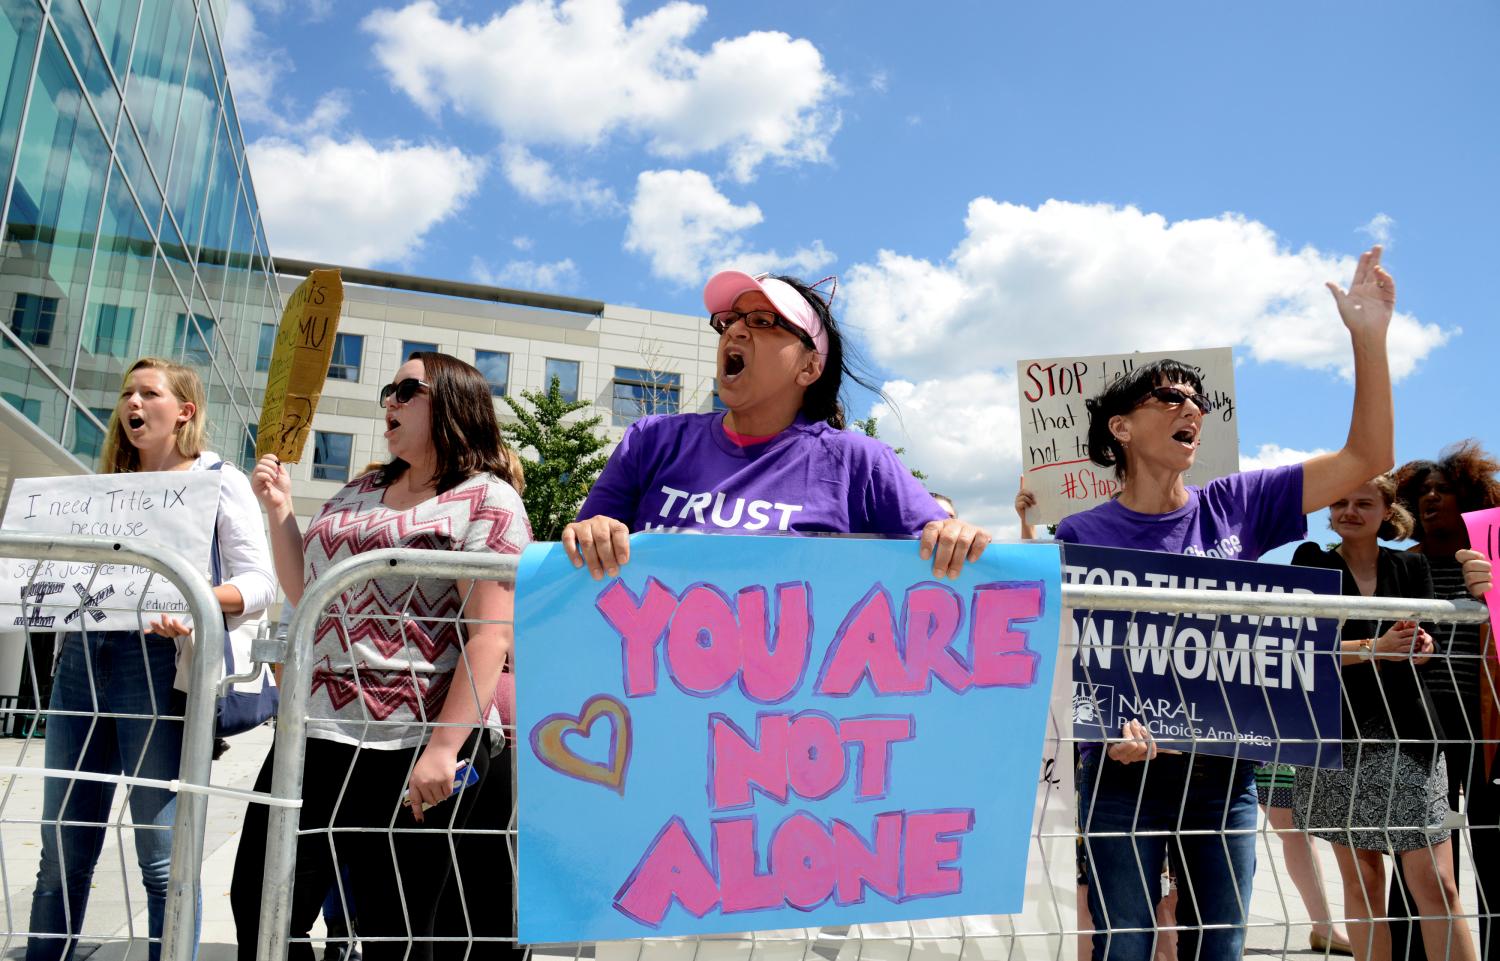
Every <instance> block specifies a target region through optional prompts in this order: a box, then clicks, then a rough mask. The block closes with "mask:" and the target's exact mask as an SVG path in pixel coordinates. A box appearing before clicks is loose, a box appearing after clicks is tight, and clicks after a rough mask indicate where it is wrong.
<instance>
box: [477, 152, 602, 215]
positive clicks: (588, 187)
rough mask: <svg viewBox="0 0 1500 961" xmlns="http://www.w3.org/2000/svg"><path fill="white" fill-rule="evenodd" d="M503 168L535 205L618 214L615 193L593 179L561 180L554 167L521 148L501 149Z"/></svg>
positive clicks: (515, 185) (517, 188) (563, 178)
mask: <svg viewBox="0 0 1500 961" xmlns="http://www.w3.org/2000/svg"><path fill="white" fill-rule="evenodd" d="M500 167H501V170H503V171H504V173H505V179H506V180H508V181H510V185H511V186H512V187H514V188H516V192H517V193H519V194H520V195H521V196H523V197H525V198H526V199H527V200H530V201H532V202H534V203H539V204H557V203H562V204H567V205H569V206H571V207H572V208H573V209H574V210H576V211H578V212H579V213H602V214H608V213H616V212H618V211H619V210H620V202H619V200H617V199H615V192H614V190H612V189H611V188H609V187H606V186H605V185H603V184H601V183H600V182H599V181H597V180H594V179H592V178H590V179H586V180H570V179H568V178H566V177H559V176H558V175H557V173H556V172H555V171H554V170H553V169H552V165H551V164H550V163H548V162H547V161H545V160H543V159H542V158H541V157H538V156H537V155H536V154H534V153H532V152H531V151H530V150H527V149H526V147H524V146H523V145H521V144H514V143H511V144H506V145H505V146H503V147H501V148H500Z"/></svg>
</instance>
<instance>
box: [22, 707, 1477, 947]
mask: <svg viewBox="0 0 1500 961" xmlns="http://www.w3.org/2000/svg"><path fill="white" fill-rule="evenodd" d="M273 733H274V732H273V729H272V728H270V727H261V728H258V729H257V730H255V731H251V732H249V733H247V734H242V735H240V736H239V737H236V738H233V739H231V741H230V749H229V751H228V753H226V754H225V755H224V757H223V758H222V759H221V760H219V761H216V762H215V763H214V767H213V783H214V784H217V785H223V786H226V787H236V788H244V789H246V790H248V789H250V788H251V787H252V786H253V785H254V782H255V777H256V775H257V774H258V773H259V771H260V767H261V764H262V762H263V761H264V760H265V756H266V753H267V752H268V751H269V750H270V747H271V740H272V737H273ZM42 750H43V744H42V741H41V740H40V739H30V740H28V739H0V765H6V766H12V765H14V766H30V767H40V766H41V765H42ZM123 802H124V792H123V791H120V792H117V793H116V797H115V808H114V812H113V813H112V815H111V822H112V823H115V822H118V821H120V820H122V818H123V814H122V808H123ZM41 807H42V778H40V777H27V776H17V777H10V778H3V779H0V886H3V888H4V892H5V905H4V915H3V916H0V956H3V957H5V958H20V957H23V956H24V954H25V939H24V938H23V937H17V936H15V935H12V934H5V933H3V932H15V931H25V930H26V929H27V920H28V918H29V916H30V909H31V895H32V889H33V887H34V885H35V880H36V866H37V859H38V858H39V856H40V842H39V839H38V835H39V827H38V825H37V823H36V822H37V818H38V817H39V816H40V812H41ZM244 816H245V804H244V803H241V802H236V801H231V800H228V799H225V798H216V797H211V798H209V802H208V830H207V834H206V837H205V839H204V854H205V860H204V863H203V933H202V946H201V948H200V951H199V955H198V957H199V959H200V961H231V959H233V958H234V957H235V956H236V946H235V927H234V918H233V915H232V913H231V910H230V906H229V884H230V879H231V877H232V875H233V872H234V859H235V855H236V852H237V848H238V845H239V837H240V828H241V825H242V823H243V821H244ZM131 835H132V830H131V828H130V826H129V824H128V822H127V823H125V824H124V825H123V826H122V827H118V828H115V829H112V830H111V831H110V834H109V837H108V839H107V841H106V844H105V848H104V853H103V855H102V857H101V858H100V862H99V866H98V869H97V870H96V871H95V873H94V884H93V893H92V894H91V896H90V900H89V905H88V912H87V915H86V917H85V920H84V926H83V930H84V942H83V943H82V944H81V945H80V947H79V950H78V951H77V953H76V954H75V957H76V958H78V959H88V961H123V959H125V958H129V959H132V961H135V959H140V961H144V959H145V958H146V951H147V946H146V943H145V940H144V939H145V937H146V912H145V900H144V899H145V893H144V890H143V888H142V887H141V880H140V871H139V869H138V868H137V867H136V863H135V845H134V841H133V838H132V836H131ZM1315 849H1316V850H1317V852H1318V855H1319V859H1320V861H1321V864H1322V870H1323V876H1324V879H1325V890H1326V891H1327V893H1328V900H1329V902H1330V904H1331V906H1332V908H1333V913H1334V915H1335V917H1338V916H1342V908H1343V905H1342V891H1341V887H1342V886H1341V885H1340V884H1339V882H1338V868H1337V865H1336V864H1335V862H1334V857H1333V849H1332V848H1331V847H1330V846H1329V845H1328V844H1326V843H1324V842H1322V841H1319V842H1316V844H1315ZM1258 852H1259V861H1260V868H1259V870H1258V871H1257V872H1256V876H1255V894H1254V899H1253V901H1252V902H1251V915H1252V916H1251V924H1252V925H1253V927H1252V928H1251V931H1250V935H1249V939H1248V942H1249V943H1248V946H1247V950H1246V954H1247V956H1255V957H1269V956H1277V957H1281V956H1290V957H1301V958H1312V957H1316V956H1318V953H1315V952H1312V951H1311V950H1310V949H1309V948H1308V933H1309V931H1310V924H1309V922H1308V919H1307V912H1306V910H1305V909H1304V908H1303V906H1302V901H1301V899H1300V898H1299V897H1298V896H1297V894H1296V892H1295V890H1294V889H1293V888H1292V886H1291V882H1290V880H1289V879H1288V878H1287V876H1286V871H1285V866H1284V864H1283V862H1282V857H1281V843H1280V841H1279V839H1278V838H1276V837H1275V836H1273V835H1266V836H1265V837H1264V838H1263V840H1262V843H1261V845H1260V846H1259V849H1258ZM1462 876H1463V880H1464V882H1465V883H1464V887H1463V895H1464V903H1465V905H1466V906H1468V907H1469V908H1470V910H1472V908H1473V905H1474V904H1475V899H1474V890H1473V877H1474V871H1473V865H1472V863H1471V862H1470V861H1469V859H1468V856H1467V851H1465V853H1464V864H1463V867H1462ZM1278 881H1279V884H1278ZM1068 907H1069V911H1068V912H1066V913H1064V917H1071V916H1072V915H1071V906H1068ZM952 927H953V925H951V924H945V923H944V922H941V921H939V922H919V923H915V924H912V925H910V926H907V925H878V926H876V925H871V926H866V929H867V930H866V931H865V934H866V935H867V938H868V937H869V936H871V935H875V936H877V937H882V938H885V937H890V936H891V935H893V934H897V932H896V931H895V929H897V928H901V929H902V930H901V931H900V933H899V934H898V935H897V936H896V937H895V938H893V939H891V940H883V941H875V940H865V941H864V942H863V943H862V944H861V943H860V941H859V940H858V939H857V936H858V933H859V931H858V929H856V930H855V931H854V932H851V933H852V934H854V935H855V937H853V938H847V937H846V936H845V935H843V934H842V933H841V932H842V931H844V930H847V929H825V930H824V931H823V932H822V936H821V937H819V939H818V941H817V943H816V944H815V945H814V946H813V947H812V948H811V952H810V953H809V950H808V947H807V944H806V942H805V941H801V940H798V941H793V942H790V943H784V944H780V945H779V944H777V943H776V942H775V941H761V942H759V943H758V945H757V947H756V950H755V951H754V952H753V961H772V959H773V958H775V959H779V958H781V957H782V956H783V955H785V956H786V957H788V958H791V959H794V961H795V959H811V958H813V956H814V955H816V956H817V957H818V958H820V959H826V961H857V959H859V958H865V959H871V958H879V959H897V961H954V959H957V958H958V957H959V954H960V950H961V949H960V946H959V942H958V941H956V940H955V939H953V938H952V937H951V936H948V935H949V932H948V931H946V930H943V929H945V928H952ZM871 929H878V930H871ZM315 933H319V934H320V933H321V931H317V932H315ZM1476 936H1477V931H1476ZM712 943H713V942H712V941H705V942H703V943H702V944H700V945H698V946H697V947H696V949H695V948H693V947H692V946H691V945H682V944H678V945H671V944H669V943H662V942H654V943H652V945H651V948H650V949H649V950H647V951H645V952H644V954H642V952H640V951H639V949H638V946H636V945H629V946H627V945H624V944H616V945H609V946H600V948H599V951H598V954H599V956H600V957H601V958H603V957H608V958H616V957H625V956H626V955H629V957H630V958H632V959H634V958H636V957H645V958H647V959H650V958H654V957H657V956H660V957H667V956H678V955H679V951H678V950H673V949H674V948H677V949H681V948H688V949H689V950H690V951H691V956H692V957H693V958H695V959H696V961H714V956H717V955H723V956H724V957H725V958H728V957H731V956H732V957H733V958H734V959H735V961H750V959H751V953H750V952H747V951H746V949H745V942H742V941H741V942H730V943H726V944H724V945H723V947H724V948H725V949H726V950H724V951H712V950H704V948H706V947H707V946H709V945H711V944H712ZM1033 943H1035V942H1033ZM778 948H783V949H784V950H778ZM554 951H556V953H557V954H558V955H559V956H562V957H570V958H571V957H576V956H578V955H579V954H580V953H582V954H584V955H585V956H592V955H593V954H594V951H593V950H592V946H589V947H587V948H584V949H582V951H580V950H579V949H577V948H571V947H570V948H565V949H561V950H559V949H556V948H554V949H549V950H547V951H545V952H539V953H546V954H552V953H553V952H554ZM318 953H319V955H320V956H321V949H319V951H318ZM971 953H972V954H973V955H974V956H976V957H977V956H987V954H988V952H987V951H986V950H984V949H979V950H975V951H972V952H964V956H965V961H968V958H969V957H970V954H971ZM1031 953H1032V952H1031V951H1030V950H1028V951H1027V954H1028V956H1029V955H1031ZM898 956H899V958H898ZM474 957H475V958H476V959H482V958H483V957H484V952H483V949H482V948H480V949H479V950H478V951H477V952H476V953H475V955H474ZM682 957H687V955H682Z"/></svg>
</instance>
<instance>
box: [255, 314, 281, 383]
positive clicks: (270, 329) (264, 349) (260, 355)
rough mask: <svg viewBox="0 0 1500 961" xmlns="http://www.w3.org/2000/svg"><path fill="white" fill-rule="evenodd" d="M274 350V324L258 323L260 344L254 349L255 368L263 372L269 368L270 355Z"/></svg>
mask: <svg viewBox="0 0 1500 961" xmlns="http://www.w3.org/2000/svg"><path fill="white" fill-rule="evenodd" d="M275 352H276V325H275V324H261V325H260V346H259V347H257V348H256V350H255V369H256V370H257V371H259V372H260V373H262V374H264V373H265V372H266V371H268V370H270V369H271V355H272V354H273V353H275Z"/></svg>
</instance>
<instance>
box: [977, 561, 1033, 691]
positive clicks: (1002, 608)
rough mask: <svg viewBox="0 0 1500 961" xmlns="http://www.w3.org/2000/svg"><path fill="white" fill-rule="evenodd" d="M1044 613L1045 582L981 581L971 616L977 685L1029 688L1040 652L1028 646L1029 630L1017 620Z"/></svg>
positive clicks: (1024, 619)
mask: <svg viewBox="0 0 1500 961" xmlns="http://www.w3.org/2000/svg"><path fill="white" fill-rule="evenodd" d="M1041 613H1042V585H1041V584H1039V583H1035V582H1032V583H1024V584H982V585H980V586H979V587H977V588H975V589H974V604H973V608H972V610H971V612H970V615H969V640H970V644H971V647H972V654H971V657H972V660H973V664H974V686H975V687H1029V686H1030V685H1031V684H1032V683H1033V682H1035V681H1036V672H1037V666H1038V665H1039V663H1040V662H1041V655H1040V654H1038V653H1037V652H1036V651H1032V650H1028V649H1027V647H1026V638H1027V632H1026V631H1025V630H1016V629H1015V624H1016V622H1018V621H1034V620H1036V619H1037V618H1038V617H1040V616H1041Z"/></svg>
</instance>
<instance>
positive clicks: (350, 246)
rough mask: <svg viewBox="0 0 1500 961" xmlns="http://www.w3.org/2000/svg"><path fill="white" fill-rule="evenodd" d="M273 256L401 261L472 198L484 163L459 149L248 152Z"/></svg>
mask: <svg viewBox="0 0 1500 961" xmlns="http://www.w3.org/2000/svg"><path fill="white" fill-rule="evenodd" d="M247 149H248V152H249V160H250V165H251V169H252V170H254V171H255V187H256V193H257V194H258V196H259V199H260V211H261V216H262V218H263V219H264V220H265V223H266V233H267V235H268V239H269V241H270V246H271V252H272V254H273V255H281V256H287V257H306V258H308V259H312V260H322V261H329V262H332V263H338V264H348V265H349V266H370V265H373V264H378V263H385V262H392V261H395V262H399V261H401V260H403V259H405V258H407V257H410V256H411V255H412V254H413V253H415V251H416V250H417V248H418V247H419V246H420V245H421V243H422V241H423V239H424V237H425V236H426V234H427V231H428V230H430V229H431V228H432V227H433V226H434V225H435V224H437V223H438V222H440V221H442V220H445V219H447V218H448V217H451V216H452V215H453V214H454V213H456V212H457V211H458V210H459V209H460V208H461V207H462V205H463V203H464V202H465V201H466V200H467V199H468V198H469V197H470V196H472V195H473V194H474V192H475V191H476V190H477V189H478V187H479V182H480V179H481V178H482V177H483V175H484V161H483V160H482V159H481V158H479V157H473V156H469V155H467V154H465V153H464V152H463V151H461V150H459V149H458V148H457V147H446V146H440V145H430V144H428V145H417V144H408V143H404V142H401V141H395V142H392V143H390V144H387V145H385V146H376V145H374V144H372V143H370V142H369V141H368V140H366V139H364V138H363V137H359V136H355V137H351V138H349V139H346V140H335V139H333V138H331V137H325V136H317V137H313V138H312V139H310V140H308V141H306V142H302V141H299V140H293V139H286V138H277V137H269V138H265V139H262V140H259V141H256V142H255V143H252V144H250V145H249V147H248V148H247Z"/></svg>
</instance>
